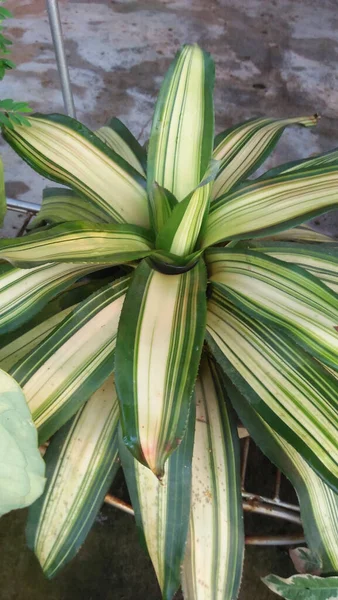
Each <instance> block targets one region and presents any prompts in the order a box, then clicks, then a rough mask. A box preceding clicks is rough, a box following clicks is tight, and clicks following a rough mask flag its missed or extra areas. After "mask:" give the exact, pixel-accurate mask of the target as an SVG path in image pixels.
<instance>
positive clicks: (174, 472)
mask: <svg viewBox="0 0 338 600" xmlns="http://www.w3.org/2000/svg"><path fill="white" fill-rule="evenodd" d="M194 432H195V404H194V402H192V404H191V410H190V414H189V417H188V424H187V431H186V432H185V435H184V438H183V440H182V442H181V444H180V445H179V447H178V448H177V450H175V452H173V453H172V454H171V455H170V457H169V458H168V460H167V462H166V471H165V475H164V477H163V479H162V481H161V482H159V481H158V479H157V478H156V477H155V475H154V474H153V473H152V472H151V471H150V470H149V469H147V467H144V466H143V465H141V464H140V463H139V462H138V461H137V460H136V459H135V458H134V457H133V456H132V455H131V453H130V452H129V451H128V449H127V448H126V446H125V445H124V443H123V441H122V436H121V440H120V458H121V462H122V467H123V472H124V474H125V477H126V481H127V485H128V490H129V494H130V498H131V502H132V505H133V508H134V511H135V519H136V524H137V527H138V530H139V534H140V537H141V540H142V541H143V544H144V545H145V546H146V548H147V550H148V552H149V555H150V558H151V560H152V563H153V566H154V569H155V572H156V576H157V579H158V582H159V585H160V588H161V591H162V597H163V599H164V600H172V597H173V595H174V594H175V592H176V591H177V589H178V587H179V585H180V575H181V567H182V563H183V557H184V551H185V545H186V539H187V532H188V525H189V515H190V496H191V463H192V452H193V443H194Z"/></svg>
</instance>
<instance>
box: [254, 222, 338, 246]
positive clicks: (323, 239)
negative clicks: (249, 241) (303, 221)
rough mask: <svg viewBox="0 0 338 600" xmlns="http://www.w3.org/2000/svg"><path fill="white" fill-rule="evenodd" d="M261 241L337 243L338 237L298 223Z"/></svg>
mask: <svg viewBox="0 0 338 600" xmlns="http://www.w3.org/2000/svg"><path fill="white" fill-rule="evenodd" d="M259 240H260V241H261V242H263V241H264V242H265V241H274V242H304V243H307V244H323V243H324V244H337V239H335V238H333V237H330V236H329V235H326V234H325V233H321V232H320V231H315V230H314V229H311V227H309V226H308V225H298V226H296V227H292V228H291V229H285V230H284V231H279V232H278V233H272V234H271V235H267V236H264V237H261V238H259Z"/></svg>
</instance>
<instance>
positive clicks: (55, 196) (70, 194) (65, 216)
mask: <svg viewBox="0 0 338 600" xmlns="http://www.w3.org/2000/svg"><path fill="white" fill-rule="evenodd" d="M79 220H81V221H88V222H89V223H106V222H107V215H106V214H105V212H104V211H102V210H101V209H100V208H99V207H97V206H95V205H94V204H93V203H91V202H88V200H87V199H85V198H82V197H81V196H79V195H78V194H77V193H76V192H74V191H73V190H70V189H68V188H58V187H47V188H45V189H44V190H43V195H42V204H41V208H40V210H39V212H38V214H37V215H36V217H35V218H34V219H33V220H32V221H31V222H30V223H29V225H28V227H27V229H28V230H30V229H36V227H40V226H41V225H45V224H46V223H48V224H51V225H56V224H58V223H64V222H65V221H79Z"/></svg>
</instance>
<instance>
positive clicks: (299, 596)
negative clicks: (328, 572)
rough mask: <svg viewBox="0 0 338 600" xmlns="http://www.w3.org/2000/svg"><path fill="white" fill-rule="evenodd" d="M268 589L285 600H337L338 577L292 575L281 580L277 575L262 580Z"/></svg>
mask: <svg viewBox="0 0 338 600" xmlns="http://www.w3.org/2000/svg"><path fill="white" fill-rule="evenodd" d="M263 582H264V583H265V585H267V586H268V588H269V589H270V590H271V591H272V592H274V593H275V594H277V595H278V596H282V598H285V599H286V600H337V598H338V577H326V578H322V577H315V576H314V575H293V577H289V579H283V578H282V577H278V576H277V575H268V576H267V577H264V578H263Z"/></svg>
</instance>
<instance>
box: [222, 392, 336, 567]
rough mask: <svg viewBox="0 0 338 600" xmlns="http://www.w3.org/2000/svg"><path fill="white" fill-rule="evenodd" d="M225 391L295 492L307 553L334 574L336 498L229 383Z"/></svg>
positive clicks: (254, 437) (251, 432)
mask: <svg viewBox="0 0 338 600" xmlns="http://www.w3.org/2000/svg"><path fill="white" fill-rule="evenodd" d="M227 390H228V392H229V395H230V398H231V401H232V403H233V405H234V407H235V409H236V412H237V414H238V416H239V417H240V419H241V421H242V423H243V425H244V426H245V427H246V428H247V429H248V431H249V433H250V435H251V436H252V438H253V439H254V440H255V442H256V444H258V445H259V447H260V448H261V450H263V452H264V454H266V455H267V456H268V458H269V459H270V460H271V461H272V462H273V463H274V464H275V465H276V466H277V467H278V468H279V469H280V470H281V471H283V473H284V475H286V477H288V478H289V479H290V481H291V483H292V485H293V486H294V488H295V489H296V491H297V495H298V499H299V504H300V510H301V518H302V525H303V528H304V532H305V537H306V542H307V544H308V546H309V548H310V550H311V551H312V552H313V553H314V554H316V555H318V556H319V557H320V558H321V562H322V565H323V572H324V573H329V572H332V571H338V495H337V494H336V493H335V492H334V491H333V490H331V489H330V488H329V487H328V486H327V485H326V484H325V483H324V482H323V481H322V480H321V479H320V478H319V477H318V475H316V473H315V472H314V471H313V469H311V467H310V466H309V465H308V464H307V462H305V460H304V459H303V458H302V457H301V456H300V454H299V453H298V452H297V451H296V450H295V449H294V448H293V447H292V446H291V445H290V444H289V443H288V442H287V441H286V440H284V439H283V438H282V437H281V436H280V435H278V433H277V431H275V430H274V429H272V428H271V427H269V425H268V424H267V423H266V422H265V421H264V420H263V419H262V418H261V417H260V416H259V415H258V413H257V412H255V410H254V409H253V407H252V406H251V405H250V404H249V403H248V402H247V401H246V400H245V398H243V396H241V395H240V394H239V393H238V391H237V390H236V389H235V388H234V387H233V386H232V385H231V384H230V383H229V382H228V383H227Z"/></svg>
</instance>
